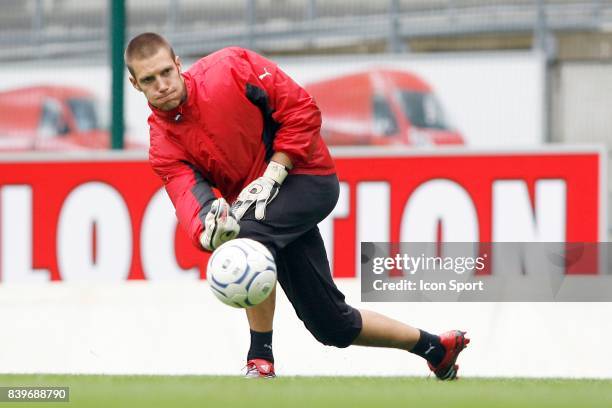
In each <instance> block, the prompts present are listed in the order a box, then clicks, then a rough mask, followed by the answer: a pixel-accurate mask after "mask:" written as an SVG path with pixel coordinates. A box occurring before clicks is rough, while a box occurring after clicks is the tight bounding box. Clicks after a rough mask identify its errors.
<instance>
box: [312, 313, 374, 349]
mask: <svg viewBox="0 0 612 408" xmlns="http://www.w3.org/2000/svg"><path fill="white" fill-rule="evenodd" d="M305 324H306V328H307V329H308V330H309V331H310V333H312V335H313V336H314V338H315V339H317V341H318V342H319V343H322V344H325V345H326V346H334V347H338V348H345V347H348V346H350V345H351V344H353V342H354V341H355V339H356V338H357V336H359V333H361V328H362V323H361V314H360V313H359V311H358V310H357V309H353V308H351V310H350V312H349V313H345V314H343V315H342V316H341V318H339V319H335V320H333V321H325V322H305Z"/></svg>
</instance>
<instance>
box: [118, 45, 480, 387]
mask: <svg viewBox="0 0 612 408" xmlns="http://www.w3.org/2000/svg"><path fill="white" fill-rule="evenodd" d="M125 62H126V65H127V67H128V70H129V72H130V78H129V79H130V82H131V83H132V85H133V86H134V88H136V89H137V90H138V91H140V92H142V93H143V94H144V95H145V97H146V98H147V101H148V103H149V107H150V108H151V111H152V114H151V116H150V117H149V126H150V136H151V147H150V151H149V159H150V162H151V165H152V167H153V169H154V171H155V172H156V173H157V174H158V176H159V177H160V178H161V179H162V181H163V183H164V186H165V188H166V191H167V192H168V195H169V196H170V199H171V200H172V203H173V204H174V207H175V209H176V214H177V217H178V220H179V222H180V224H181V225H182V226H183V228H185V229H186V231H187V232H188V234H189V236H190V237H191V239H192V241H193V243H194V245H196V246H197V247H198V248H199V249H201V250H206V251H213V250H214V249H215V248H217V247H218V246H219V245H220V244H222V243H223V242H225V241H227V240H230V239H233V238H235V237H245V238H252V239H255V240H256V241H259V242H261V243H262V244H264V245H265V246H266V247H268V249H270V251H271V252H272V253H273V255H274V258H275V261H276V265H277V271H278V282H279V283H280V285H281V286H282V287H283V290H284V291H285V293H286V295H287V297H288V298H289V300H290V301H291V303H292V305H293V307H294V309H295V312H296V314H297V316H298V317H299V318H300V319H301V320H302V321H303V322H304V325H305V326H306V328H307V329H308V330H309V331H310V332H311V333H312V334H313V336H314V337H315V338H316V339H317V340H318V341H320V342H321V343H323V344H326V345H331V346H336V347H347V346H350V345H362V346H375V347H393V348H398V349H403V350H407V351H409V352H411V353H414V354H416V355H419V356H421V357H422V358H424V359H425V360H427V362H428V364H429V367H430V369H431V370H432V371H433V372H434V373H435V375H436V376H437V377H438V378H440V379H453V378H455V377H456V375H457V365H456V364H455V362H456V360H457V357H458V355H459V353H460V352H461V350H462V349H463V348H464V347H465V346H466V345H467V343H468V342H469V340H468V339H467V338H466V337H465V333H464V332H461V331H457V330H453V331H450V332H446V333H443V334H441V335H439V336H438V335H435V334H430V333H427V332H425V331H423V330H419V329H416V328H413V327H411V326H408V325H406V324H403V323H400V322H398V321H395V320H393V319H390V318H388V317H385V316H383V315H381V314H378V313H375V312H372V311H367V310H357V309H355V308H353V307H351V306H349V305H348V304H346V302H345V301H344V295H343V294H342V293H341V292H340V291H339V290H338V289H337V288H336V285H335V284H334V281H333V280H332V277H331V273H330V269H329V264H328V261H327V255H326V253H325V248H324V246H323V241H322V239H321V235H320V233H319V230H318V228H317V224H318V223H319V222H320V221H322V220H323V219H324V218H325V217H326V216H327V215H328V214H329V213H330V212H331V211H332V210H333V208H334V206H335V205H336V201H337V200H338V194H339V185H338V179H337V177H336V170H335V167H334V162H333V160H332V159H331V156H330V154H329V151H328V149H327V146H326V145H325V143H324V142H323V140H322V138H321V136H320V132H319V131H320V126H321V115H320V112H319V110H318V108H317V106H316V104H315V102H314V101H313V99H312V98H311V97H310V96H309V95H308V94H307V93H306V91H304V90H303V89H302V88H301V87H300V86H298V85H297V84H296V83H295V82H294V81H293V80H292V79H291V78H289V77H288V76H287V75H286V74H285V73H284V72H283V71H281V70H280V69H279V68H278V67H277V66H276V64H274V63H273V62H271V61H269V60H267V59H265V58H263V57H262V56H260V55H258V54H256V53H254V52H252V51H248V50H245V49H242V48H226V49H223V50H220V51H218V52H215V53H213V54H211V55H209V56H207V57H205V58H202V59H200V60H199V61H197V62H196V63H195V64H193V66H192V67H191V68H190V69H189V70H187V71H185V72H183V71H182V66H181V61H180V59H179V58H178V57H177V56H176V55H175V53H174V51H173V49H172V47H171V46H170V44H169V43H168V42H167V41H166V40H165V39H164V38H163V37H161V36H159V35H158V34H155V33H144V34H140V35H138V36H136V37H135V38H133V39H132V40H131V41H130V43H129V44H128V47H127V49H126V52H125ZM213 187H214V188H216V189H218V190H219V192H220V193H221V195H222V196H223V197H224V198H218V199H217V198H216V197H215V195H214V194H213V191H212V188H213ZM226 200H227V201H226ZM230 203H231V205H232V207H231V208H230ZM274 307H275V292H272V294H271V295H270V296H269V297H268V299H266V300H265V301H264V302H263V303H261V304H259V305H257V306H255V307H252V308H250V309H246V314H247V319H248V323H249V327H250V334H251V346H250V349H249V352H248V355H247V376H248V377H274V375H275V374H274V357H273V354H272V321H273V316H274Z"/></svg>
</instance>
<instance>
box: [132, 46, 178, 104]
mask: <svg viewBox="0 0 612 408" xmlns="http://www.w3.org/2000/svg"><path fill="white" fill-rule="evenodd" d="M130 65H131V67H132V70H133V71H134V77H132V76H130V82H131V83H132V85H133V86H134V88H136V89H137V90H139V91H140V92H142V93H144V94H145V96H146V97H147V100H148V101H149V103H150V104H151V105H153V106H155V107H156V108H159V109H161V110H164V111H167V110H172V109H174V108H176V107H177V106H178V105H179V104H180V103H181V101H182V100H183V99H184V97H185V93H186V91H185V83H184V82H183V78H182V77H181V60H180V59H179V57H176V59H174V60H173V59H172V57H171V56H170V52H169V51H168V50H166V49H164V48H160V49H159V51H157V53H156V54H155V55H153V56H151V57H149V58H143V59H133V60H132V61H131V62H130Z"/></svg>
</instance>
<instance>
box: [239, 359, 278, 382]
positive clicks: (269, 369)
mask: <svg viewBox="0 0 612 408" xmlns="http://www.w3.org/2000/svg"><path fill="white" fill-rule="evenodd" d="M245 368H246V374H245V375H244V376H245V377H246V378H274V377H276V374H275V373H274V363H272V362H270V361H268V360H264V359H261V358H254V359H252V360H249V361H247V364H246V367H245Z"/></svg>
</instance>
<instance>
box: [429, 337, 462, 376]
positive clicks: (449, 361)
mask: <svg viewBox="0 0 612 408" xmlns="http://www.w3.org/2000/svg"><path fill="white" fill-rule="evenodd" d="M469 342H470V339H468V338H467V337H465V332H464V331H460V330H451V331H448V332H446V333H442V334H440V343H442V345H443V346H444V349H445V350H446V354H444V358H442V361H440V364H438V365H437V366H435V367H434V366H433V365H432V364H431V363H428V365H429V369H430V370H431V371H433V373H434V374H435V375H436V377H438V379H440V380H454V379H456V378H457V371H459V366H458V365H457V364H455V362H456V361H457V357H459V353H461V351H462V350H463V349H464V348H465V347H466V346H467V345H468V343H469Z"/></svg>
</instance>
